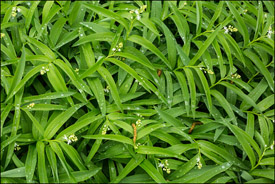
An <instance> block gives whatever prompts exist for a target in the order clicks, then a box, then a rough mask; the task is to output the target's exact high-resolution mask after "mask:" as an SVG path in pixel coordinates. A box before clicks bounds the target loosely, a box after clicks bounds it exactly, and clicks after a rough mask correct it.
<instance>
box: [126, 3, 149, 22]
mask: <svg viewBox="0 0 275 184" xmlns="http://www.w3.org/2000/svg"><path fill="white" fill-rule="evenodd" d="M146 8H147V5H143V6H142V7H141V8H140V9H136V10H131V11H130V12H129V13H131V14H133V13H135V14H136V16H137V20H140V18H141V16H140V14H141V13H143V12H144V11H145V9H146ZM133 18H134V17H133V16H131V19H133Z"/></svg>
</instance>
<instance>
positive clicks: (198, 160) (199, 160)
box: [197, 157, 202, 169]
mask: <svg viewBox="0 0 275 184" xmlns="http://www.w3.org/2000/svg"><path fill="white" fill-rule="evenodd" d="M197 166H198V169H201V168H202V164H201V159H200V157H198V158H197Z"/></svg>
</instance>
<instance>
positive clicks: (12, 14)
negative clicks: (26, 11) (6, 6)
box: [11, 7, 21, 17]
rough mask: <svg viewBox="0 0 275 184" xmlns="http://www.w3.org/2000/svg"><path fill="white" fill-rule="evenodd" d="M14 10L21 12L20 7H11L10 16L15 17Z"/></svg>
mask: <svg viewBox="0 0 275 184" xmlns="http://www.w3.org/2000/svg"><path fill="white" fill-rule="evenodd" d="M16 12H21V9H20V8H17V7H13V8H12V12H11V16H12V17H15V16H16V15H17V13H16Z"/></svg>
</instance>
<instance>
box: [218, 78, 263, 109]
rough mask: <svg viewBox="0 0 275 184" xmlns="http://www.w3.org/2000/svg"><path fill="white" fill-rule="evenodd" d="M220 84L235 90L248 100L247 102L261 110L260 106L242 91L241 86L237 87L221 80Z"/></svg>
mask: <svg viewBox="0 0 275 184" xmlns="http://www.w3.org/2000/svg"><path fill="white" fill-rule="evenodd" d="M219 84H221V85H223V86H225V87H227V88H229V89H231V90H232V91H234V92H235V93H236V94H237V95H239V96H240V97H241V98H242V99H243V100H244V101H246V103H248V104H250V105H252V106H253V107H255V109H257V110H258V111H260V109H259V107H258V106H257V105H256V103H255V102H254V101H253V100H252V99H251V98H250V97H249V96H247V95H246V94H244V93H243V92H242V90H240V89H239V88H237V87H236V86H234V85H232V84H229V83H228V82H220V83H219Z"/></svg>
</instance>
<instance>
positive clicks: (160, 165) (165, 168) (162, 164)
mask: <svg viewBox="0 0 275 184" xmlns="http://www.w3.org/2000/svg"><path fill="white" fill-rule="evenodd" d="M168 166H169V163H168V160H165V161H164V163H163V162H162V161H161V162H160V163H159V165H158V167H161V168H162V170H164V171H166V172H167V174H170V173H171V170H170V168H168Z"/></svg>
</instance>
